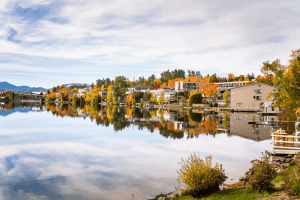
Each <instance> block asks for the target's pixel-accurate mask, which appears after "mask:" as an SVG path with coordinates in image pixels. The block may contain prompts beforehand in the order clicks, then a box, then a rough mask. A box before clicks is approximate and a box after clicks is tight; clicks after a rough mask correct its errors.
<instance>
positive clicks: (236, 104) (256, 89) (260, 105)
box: [228, 83, 279, 112]
mask: <svg viewBox="0 0 300 200" xmlns="http://www.w3.org/2000/svg"><path fill="white" fill-rule="evenodd" d="M276 89H277V88H276V87H275V86H272V85H268V84H265V83H254V84H249V85H243V86H240V87H235V88H232V89H230V90H228V100H229V104H228V108H231V109H234V110H236V111H264V107H265V105H266V104H265V103H266V102H273V100H274V99H273V97H270V98H268V96H269V95H270V93H272V92H275V91H276ZM275 109H276V110H275ZM275 109H274V110H273V112H279V108H275Z"/></svg>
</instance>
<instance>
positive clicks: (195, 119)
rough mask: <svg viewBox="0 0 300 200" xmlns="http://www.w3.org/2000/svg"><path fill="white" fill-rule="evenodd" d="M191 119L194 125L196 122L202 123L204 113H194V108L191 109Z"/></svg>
mask: <svg viewBox="0 0 300 200" xmlns="http://www.w3.org/2000/svg"><path fill="white" fill-rule="evenodd" d="M189 121H190V124H192V125H194V124H196V123H201V121H202V114H201V113H193V112H192V109H189Z"/></svg>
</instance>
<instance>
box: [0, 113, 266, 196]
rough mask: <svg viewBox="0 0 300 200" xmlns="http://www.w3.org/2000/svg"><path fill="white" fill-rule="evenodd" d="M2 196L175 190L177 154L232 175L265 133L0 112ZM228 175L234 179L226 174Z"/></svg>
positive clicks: (255, 153)
mask: <svg viewBox="0 0 300 200" xmlns="http://www.w3.org/2000/svg"><path fill="white" fill-rule="evenodd" d="M0 118H1V119H0V127H1V130H0V138H1V140H0V188H1V189H0V190H1V191H0V194H1V195H2V196H1V197H0V198H1V199H18V198H19V199H34V198H37V199H52V198H54V199H59V198H64V199H130V198H132V194H134V196H135V198H136V199H141V198H151V197H152V198H153V197H154V196H155V195H156V194H159V193H160V192H165V193H167V192H170V191H173V190H174V184H176V183H177V173H176V170H178V169H179V165H178V161H180V159H181V157H183V158H187V157H188V155H189V154H191V153H193V152H196V153H197V154H198V155H200V156H202V157H203V158H204V157H205V156H206V155H212V157H213V162H218V163H221V164H223V167H224V168H225V172H226V175H227V176H228V177H229V178H228V180H227V182H228V183H230V182H235V181H237V180H238V178H239V177H240V176H242V175H243V174H244V172H245V171H246V170H247V169H248V168H249V167H250V160H252V159H255V158H258V157H259V156H260V155H261V154H260V152H263V151H264V150H265V149H267V150H271V145H270V141H269V140H266V141H262V142H255V141H251V140H246V139H243V138H240V137H235V136H234V137H227V136H226V135H225V134H221V135H216V136H215V138H214V137H213V136H206V135H200V136H199V137H198V138H193V139H181V140H173V139H166V138H164V137H162V136H161V135H159V133H158V131H154V133H150V132H149V131H147V130H145V129H144V130H142V131H141V130H138V129H137V128H132V127H130V128H127V129H124V130H122V131H119V132H115V131H114V130H113V127H112V126H109V127H102V126H97V125H95V122H91V120H90V119H88V118H86V119H85V120H84V119H83V118H70V117H64V118H61V117H56V116H53V115H52V114H51V113H47V112H29V113H19V112H16V113H14V114H12V115H9V116H6V117H2V116H0ZM231 179H234V180H231Z"/></svg>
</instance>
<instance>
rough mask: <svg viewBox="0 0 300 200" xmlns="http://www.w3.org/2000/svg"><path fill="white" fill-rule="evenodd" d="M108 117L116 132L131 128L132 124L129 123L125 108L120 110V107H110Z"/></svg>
mask: <svg viewBox="0 0 300 200" xmlns="http://www.w3.org/2000/svg"><path fill="white" fill-rule="evenodd" d="M107 117H108V119H109V122H110V123H111V124H113V126H114V130H115V131H118V130H122V129H124V128H126V127H129V126H130V122H128V121H127V119H126V118H125V110H124V108H120V107H118V106H113V107H110V106H108V107H107Z"/></svg>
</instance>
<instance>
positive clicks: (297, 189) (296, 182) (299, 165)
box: [283, 154, 300, 195]
mask: <svg viewBox="0 0 300 200" xmlns="http://www.w3.org/2000/svg"><path fill="white" fill-rule="evenodd" d="M294 161H295V165H296V169H295V170H294V171H288V170H286V171H284V173H283V181H284V185H283V188H284V190H285V191H286V192H287V193H289V194H290V195H300V154H298V155H296V156H295V157H294Z"/></svg>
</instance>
